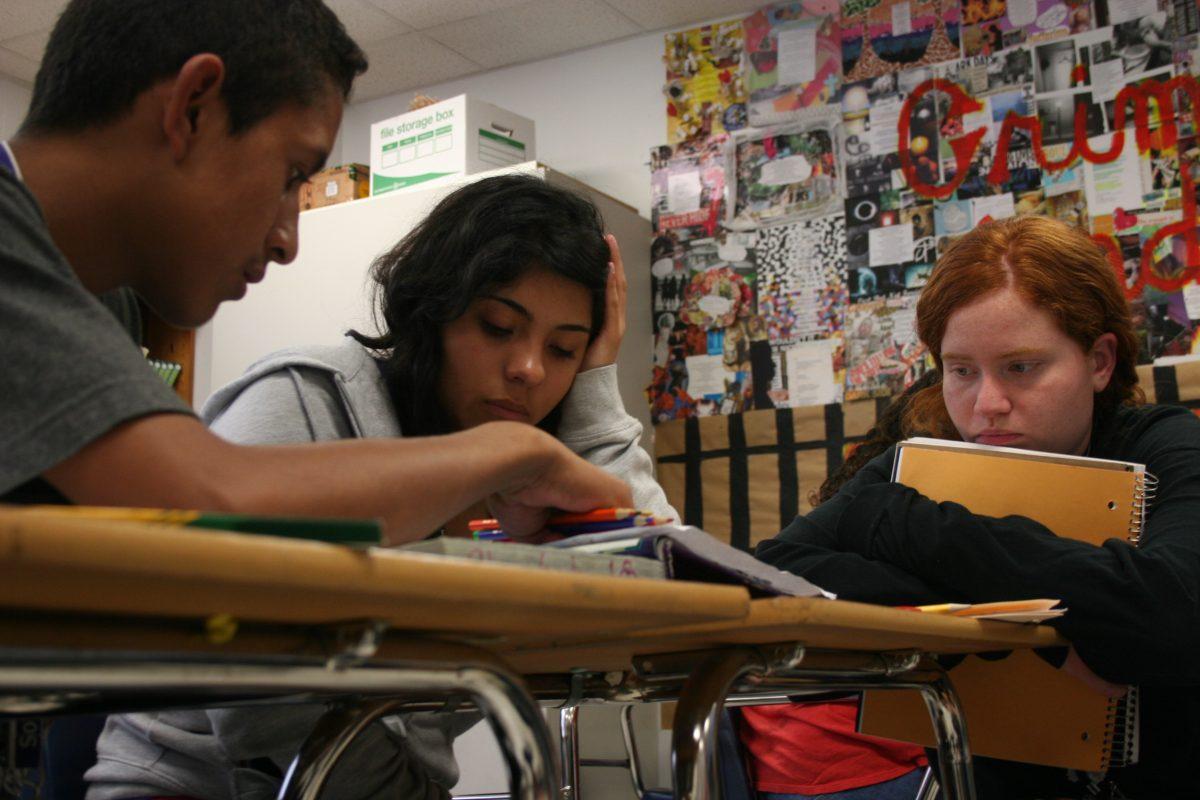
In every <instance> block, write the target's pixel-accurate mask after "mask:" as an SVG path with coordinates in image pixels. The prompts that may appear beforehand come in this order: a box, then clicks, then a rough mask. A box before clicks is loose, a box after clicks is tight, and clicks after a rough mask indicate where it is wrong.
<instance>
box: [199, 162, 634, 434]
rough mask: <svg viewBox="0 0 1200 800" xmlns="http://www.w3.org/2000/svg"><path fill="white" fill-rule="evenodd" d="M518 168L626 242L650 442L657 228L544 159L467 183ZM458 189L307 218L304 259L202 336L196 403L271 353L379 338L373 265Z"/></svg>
mask: <svg viewBox="0 0 1200 800" xmlns="http://www.w3.org/2000/svg"><path fill="white" fill-rule="evenodd" d="M515 171H520V172H527V173H530V174H535V175H539V176H541V177H543V178H544V179H545V180H548V181H550V182H551V183H554V184H556V185H561V186H564V187H567V188H570V189H574V190H576V191H578V192H580V193H582V194H584V195H586V196H588V197H589V198H590V199H591V200H592V202H593V203H595V204H596V206H597V207H598V208H599V209H600V212H601V214H602V215H603V216H604V220H605V222H606V224H607V226H608V229H609V230H610V231H611V232H612V233H614V234H616V236H617V239H618V240H619V241H620V243H621V252H622V255H623V256H624V258H625V269H626V273H627V275H628V278H629V303H628V309H629V311H628V314H627V316H628V329H627V333H626V335H625V340H624V342H623V343H622V346H621V353H620V357H619V359H618V364H617V372H618V376H619V381H620V387H621V397H622V398H623V399H624V401H625V408H626V409H627V410H628V411H629V413H630V414H632V415H634V416H635V417H637V418H638V419H639V420H641V422H642V424H643V426H644V427H645V428H646V431H647V433H646V436H647V437H648V436H649V429H650V425H649V413H648V409H647V406H646V400H645V395H644V394H643V389H644V388H645V386H646V385H647V384H648V383H649V382H650V351H651V345H652V332H651V327H650V315H649V314H648V313H646V312H645V309H647V308H649V307H650V269H649V257H650V254H649V247H648V243H649V241H650V223H649V222H647V221H646V220H645V219H642V218H641V217H639V216H638V215H637V212H636V211H635V210H634V209H633V208H631V207H630V206H627V205H625V204H624V203H620V202H618V201H616V200H614V199H612V198H611V197H608V196H607V195H604V194H601V193H600V192H598V191H596V190H594V189H591V188H590V187H588V186H585V185H584V184H582V183H579V182H578V181H576V180H574V179H572V178H570V177H568V176H566V175H563V174H562V173H560V172H555V171H554V170H553V169H550V168H549V167H545V166H543V165H540V164H537V163H536V162H529V163H527V164H522V165H519V166H516V167H513V168H511V169H506V170H498V171H496V172H487V173H480V174H477V175H471V176H468V177H466V178H464V179H463V182H464V183H465V182H468V181H473V180H478V179H480V178H483V177H486V176H488V175H496V174H500V173H502V172H515ZM457 185H461V183H460V184H457ZM454 188H455V185H449V186H441V187H436V188H432V189H426V190H419V191H408V192H396V193H392V194H385V195H381V196H379V197H372V198H369V199H365V200H356V201H353V202H350V203H343V204H341V205H335V206H328V207H326V208H318V209H314V210H312V211H305V212H304V213H303V214H301V215H300V229H299V234H300V255H299V257H298V258H297V259H296V260H295V261H294V262H292V263H291V264H284V265H280V264H273V265H271V267H270V269H269V270H268V273H267V278H266V280H265V281H263V282H262V283H260V284H257V285H255V286H251V287H250V291H249V292H248V293H247V295H246V297H244V298H243V299H242V300H240V301H238V302H236V303H225V304H223V305H222V306H221V308H220V309H219V310H218V311H217V314H216V316H215V317H214V318H213V320H212V321H211V322H210V323H209V324H207V325H205V326H204V327H203V328H201V329H200V331H199V332H198V335H197V340H196V375H195V378H196V383H195V388H194V397H195V402H196V407H197V408H199V407H200V406H202V405H203V403H204V401H205V400H207V399H208V397H209V395H211V394H212V392H213V391H214V390H216V389H219V388H220V387H221V386H224V385H225V384H226V383H229V382H230V381H232V380H233V379H234V378H237V377H238V376H239V375H241V374H242V372H244V371H245V369H246V367H248V366H249V365H250V364H251V363H253V362H254V361H255V360H257V359H258V358H260V357H262V356H264V355H266V354H268V353H270V352H273V351H275V350H279V349H281V348H284V347H289V346H296V345H307V344H331V343H335V342H337V341H338V340H339V339H340V337H341V336H342V335H343V334H344V333H345V332H346V330H347V329H349V328H356V329H358V330H362V331H371V332H374V331H375V327H374V324H373V322H372V312H371V309H372V297H371V286H370V283H369V272H370V268H371V262H372V261H374V259H375V257H376V256H378V255H379V254H381V253H383V252H385V251H386V250H388V249H389V248H390V247H391V246H392V245H394V244H395V243H396V242H397V241H399V240H400V238H401V237H402V236H404V234H405V233H407V232H408V231H409V230H410V229H411V228H412V227H413V226H414V225H415V224H416V223H417V222H419V221H420V220H421V219H422V218H423V217H424V216H425V214H426V213H428V211H429V210H430V209H431V208H432V207H433V206H434V205H435V204H436V203H437V201H438V200H440V199H441V198H442V197H444V196H445V195H446V194H448V193H449V192H451V191H453V189H454ZM647 443H648V441H647Z"/></svg>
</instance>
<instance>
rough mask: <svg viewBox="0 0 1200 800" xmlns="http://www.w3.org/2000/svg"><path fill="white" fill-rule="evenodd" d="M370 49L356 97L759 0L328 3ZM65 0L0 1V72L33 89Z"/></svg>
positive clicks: (729, 12)
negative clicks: (369, 66) (368, 65)
mask: <svg viewBox="0 0 1200 800" xmlns="http://www.w3.org/2000/svg"><path fill="white" fill-rule="evenodd" d="M326 2H327V4H328V5H329V6H330V7H331V8H333V10H334V11H336V12H337V14H338V16H339V17H340V18H341V20H342V22H343V23H344V24H345V26H346V28H347V30H348V31H349V32H350V35H351V36H353V37H354V38H355V40H356V41H358V43H359V44H360V45H361V46H362V48H363V49H364V50H366V52H367V57H368V59H369V60H370V62H371V69H370V70H369V71H368V72H367V74H366V75H364V76H363V77H362V78H360V79H359V80H358V82H357V83H356V84H355V92H354V94H355V98H354V99H356V100H369V99H371V98H374V97H381V96H383V95H387V94H393V93H395V92H402V91H406V90H412V89H421V88H423V87H427V86H432V85H434V84H438V83H442V82H444V81H448V80H451V79H453V78H459V77H463V76H465V75H470V74H472V73H475V72H481V71H484V70H490V69H495V68H497V67H504V66H509V65H511V64H523V63H526V62H529V61H537V60H538V59H542V58H547V57H549V56H553V55H558V54H561V53H567V52H570V51H572V50H581V49H583V48H586V47H592V46H593V45H598V44H602V43H604V42H611V41H614V40H617V39H623V38H626V37H629V36H636V35H638V34H641V33H646V32H650V31H659V30H671V29H681V28H685V27H687V26H689V25H691V24H693V23H696V22H702V21H706V20H710V19H718V18H721V17H730V16H735V15H739V14H743V13H747V12H749V11H752V10H753V9H755V8H758V7H760V6H761V5H764V2H765V0H326ZM66 4H67V0H0V75H4V76H6V77H8V78H11V79H14V80H16V81H17V82H19V83H22V84H25V85H32V83H33V78H34V75H35V73H36V72H37V67H38V63H39V62H40V60H41V57H42V50H43V48H44V47H45V46H46V40H47V38H49V35H50V28H51V27H52V26H53V25H54V20H55V19H56V18H57V16H58V14H59V12H60V11H61V10H62V9H63V7H65V6H66Z"/></svg>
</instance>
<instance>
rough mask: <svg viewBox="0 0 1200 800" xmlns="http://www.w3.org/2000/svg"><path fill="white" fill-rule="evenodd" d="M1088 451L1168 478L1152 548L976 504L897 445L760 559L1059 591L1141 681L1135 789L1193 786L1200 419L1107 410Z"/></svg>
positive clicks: (1105, 659) (885, 593) (1009, 593)
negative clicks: (901, 466)
mask: <svg viewBox="0 0 1200 800" xmlns="http://www.w3.org/2000/svg"><path fill="white" fill-rule="evenodd" d="M1089 455H1091V456H1094V457H1096V458H1111V459H1118V460H1122V461H1132V462H1136V463H1140V464H1145V465H1146V468H1147V471H1148V472H1150V473H1152V474H1153V475H1155V476H1156V477H1157V478H1158V481H1159V484H1158V492H1157V496H1156V497H1155V499H1154V501H1153V503H1152V504H1151V506H1150V512H1149V515H1148V518H1147V524H1146V528H1145V531H1144V533H1143V536H1142V541H1141V546H1140V547H1138V548H1134V547H1132V546H1130V545H1129V544H1128V543H1127V542H1125V541H1122V540H1118V539H1112V540H1109V541H1108V542H1106V543H1105V544H1104V545H1103V546H1101V547H1095V546H1093V545H1091V544H1087V543H1084V542H1079V541H1075V540H1072V539H1065V538H1059V537H1057V536H1055V535H1054V534H1052V533H1051V532H1050V531H1049V530H1047V529H1046V528H1045V527H1044V526H1042V525H1040V524H1039V523H1036V522H1034V521H1033V520H1030V519H1027V518H1025V517H1005V518H1002V519H997V518H993V517H984V516H979V515H975V514H971V513H970V512H968V511H967V510H966V509H965V508H963V507H962V506H960V505H958V504H956V503H935V502H933V501H932V500H930V499H928V498H926V497H924V496H922V495H920V494H918V493H917V492H916V491H914V490H912V489H910V488H908V487H906V486H902V485H900V484H896V483H892V482H891V480H890V475H891V465H892V461H893V460H894V456H895V453H894V448H893V449H891V450H889V451H888V452H886V453H884V454H883V455H882V456H880V457H879V458H876V459H875V460H874V461H872V462H870V463H869V464H868V465H867V466H865V467H863V469H861V470H860V471H859V472H858V474H857V475H855V477H854V478H853V479H852V480H851V481H849V482H848V483H847V484H846V485H845V486H844V487H843V488H842V490H841V491H839V492H838V494H837V495H835V496H834V497H833V498H832V499H830V500H829V501H828V502H826V503H824V504H823V505H821V506H820V507H818V508H816V509H814V510H813V511H812V512H811V513H810V514H809V515H808V516H806V517H800V518H797V519H796V520H795V521H793V522H792V524H791V525H789V526H788V527H787V528H785V529H784V530H783V532H782V533H780V534H779V536H778V537H776V538H775V539H773V540H771V541H768V542H764V543H763V544H761V545H760V546H759V548H758V552H757V555H758V557H759V558H761V559H762V560H764V561H766V562H768V563H770V564H774V565H775V566H777V567H780V568H782V569H787V570H790V571H792V572H795V573H797V574H800V575H803V576H804V577H806V578H808V579H809V580H812V581H813V582H815V583H816V584H817V585H819V586H823V587H825V588H827V589H830V590H831V591H834V592H837V593H838V595H839V596H840V597H843V598H845V599H849V600H861V601H865V602H873V603H883V604H900V603H935V602H952V601H953V602H968V603H980V602H988V601H993V600H1008V599H1012V598H1014V597H1057V598H1061V599H1062V600H1063V605H1065V606H1066V607H1067V608H1068V609H1070V610H1069V611H1068V613H1067V614H1066V615H1065V616H1063V617H1061V618H1059V619H1058V620H1055V621H1053V622H1051V623H1050V624H1052V625H1054V626H1055V627H1057V628H1058V629H1059V630H1060V631H1061V632H1062V633H1063V635H1064V636H1065V637H1067V638H1068V639H1070V641H1071V642H1072V643H1073V645H1074V646H1075V648H1076V650H1077V651H1078V652H1079V655H1080V657H1081V658H1082V659H1083V661H1084V663H1086V664H1087V665H1088V666H1089V667H1090V668H1091V669H1092V670H1093V671H1094V672H1095V673H1096V674H1097V675H1099V676H1100V677H1102V678H1104V679H1106V680H1109V681H1112V682H1114V683H1127V684H1138V685H1140V686H1141V687H1142V719H1141V731H1140V735H1141V759H1140V764H1139V766H1137V767H1131V768H1126V769H1123V770H1119V771H1117V773H1115V774H1116V777H1117V780H1118V783H1119V785H1121V786H1122V788H1123V789H1125V791H1126V792H1127V793H1128V794H1130V796H1132V797H1139V798H1140V797H1146V798H1169V797H1175V796H1192V795H1193V794H1194V792H1195V788H1194V781H1193V780H1192V779H1193V775H1194V770H1195V767H1196V764H1200V419H1197V418H1196V417H1195V416H1194V415H1193V414H1192V413H1191V412H1189V411H1188V410H1186V409H1182V408H1177V407H1170V406H1141V407H1138V408H1122V409H1119V410H1118V411H1116V412H1114V413H1113V414H1110V415H1107V416H1106V417H1103V418H1101V419H1098V420H1097V424H1096V426H1095V428H1094V430H1093V432H1092V439H1091V447H1090V449H1089Z"/></svg>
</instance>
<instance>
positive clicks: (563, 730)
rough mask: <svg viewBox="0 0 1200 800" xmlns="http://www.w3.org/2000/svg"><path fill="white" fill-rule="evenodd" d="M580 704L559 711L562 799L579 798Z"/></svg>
mask: <svg viewBox="0 0 1200 800" xmlns="http://www.w3.org/2000/svg"><path fill="white" fill-rule="evenodd" d="M578 722H579V706H565V707H563V708H561V709H559V712H558V730H559V734H560V735H561V738H560V739H559V751H558V756H559V763H560V764H561V765H562V800H579V728H578V727H577V726H578Z"/></svg>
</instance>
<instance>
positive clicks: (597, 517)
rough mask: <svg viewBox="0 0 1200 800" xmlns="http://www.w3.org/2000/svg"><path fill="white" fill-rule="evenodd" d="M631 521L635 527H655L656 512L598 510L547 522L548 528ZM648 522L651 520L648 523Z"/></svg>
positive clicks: (561, 516)
mask: <svg viewBox="0 0 1200 800" xmlns="http://www.w3.org/2000/svg"><path fill="white" fill-rule="evenodd" d="M624 520H630V521H631V522H632V524H634V525H653V524H654V522H653V520H654V512H652V511H645V510H643V509H640V508H597V509H593V510H591V511H584V512H581V513H572V514H558V515H557V516H553V517H551V518H550V519H549V520H547V522H546V525H547V526H548V527H554V526H556V525H582V524H586V523H590V522H617V521H624ZM646 520H651V521H650V522H646Z"/></svg>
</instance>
